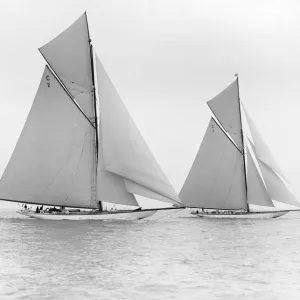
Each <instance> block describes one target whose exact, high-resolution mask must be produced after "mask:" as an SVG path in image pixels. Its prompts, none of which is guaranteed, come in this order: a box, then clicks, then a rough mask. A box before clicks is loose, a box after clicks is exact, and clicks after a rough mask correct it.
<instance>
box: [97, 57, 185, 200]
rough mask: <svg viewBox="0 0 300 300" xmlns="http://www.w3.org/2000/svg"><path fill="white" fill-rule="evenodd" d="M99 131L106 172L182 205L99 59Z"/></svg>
mask: <svg viewBox="0 0 300 300" xmlns="http://www.w3.org/2000/svg"><path fill="white" fill-rule="evenodd" d="M96 71H97V79H98V87H99V88H98V96H99V97H98V98H99V108H100V121H99V127H100V128H99V131H100V136H101V139H102V145H100V147H102V151H103V163H104V167H105V169H106V170H107V171H110V172H111V173H114V174H117V175H119V176H121V177H123V178H125V179H129V180H131V181H133V182H134V183H137V184H139V185H141V186H143V187H145V188H147V189H149V190H151V191H153V192H155V193H157V194H160V195H161V196H163V197H166V198H168V199H169V202H172V203H174V204H179V205H181V202H180V200H179V198H178V196H177V194H176V192H175V191H174V189H173V187H172V186H171V184H170V183H169V181H168V179H167V178H166V176H165V174H164V173H163V171H162V170H161V168H160V167H159V165H158V164H157V162H156V160H155V158H154V157H153V155H152V153H151V151H150V150H149V148H148V146H147V144H146V143H145V141H144V140H143V138H142V136H141V134H140V132H139V131H138V129H137V127H136V126H135V124H134V122H133V120H132V119H131V117H130V115H129V113H128V112H127V110H126V108H125V106H124V104H123V103H122V100H121V98H120V97H119V95H118V93H117V91H116V89H115V87H114V86H113V84H112V82H111V80H110V79H109V77H108V75H107V74H106V72H105V70H104V68H103V66H102V65H101V63H100V61H99V59H98V57H96Z"/></svg>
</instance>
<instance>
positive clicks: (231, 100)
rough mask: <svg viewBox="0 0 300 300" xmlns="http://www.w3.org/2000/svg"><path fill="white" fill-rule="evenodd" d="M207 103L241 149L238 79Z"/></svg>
mask: <svg viewBox="0 0 300 300" xmlns="http://www.w3.org/2000/svg"><path fill="white" fill-rule="evenodd" d="M207 104H208V106H209V107H210V109H211V110H212V112H213V113H214V115H215V116H216V119H217V120H218V121H219V122H220V124H221V125H222V126H223V128H224V129H225V131H226V132H227V133H228V134H229V136H230V137H231V138H232V139H233V141H234V142H235V143H236V145H237V147H238V148H239V149H240V150H241V151H242V150H243V140H242V124H241V117H240V104H239V87H238V79H236V80H234V81H233V83H231V84H230V85H229V86H228V87H227V88H226V89H225V90H223V91H222V92H221V93H220V94H218V95H217V96H216V97H214V98H213V99H211V100H210V101H208V102H207Z"/></svg>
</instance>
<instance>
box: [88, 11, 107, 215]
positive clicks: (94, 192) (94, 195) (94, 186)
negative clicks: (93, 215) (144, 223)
mask: <svg viewBox="0 0 300 300" xmlns="http://www.w3.org/2000/svg"><path fill="white" fill-rule="evenodd" d="M85 17H86V24H87V31H88V38H89V46H90V57H91V70H92V83H93V86H92V99H93V107H94V120H93V121H94V125H95V147H94V150H95V153H93V154H94V159H95V163H94V164H93V165H92V173H93V174H92V175H93V182H92V199H91V200H96V198H97V166H98V149H99V135H98V114H97V99H96V85H95V69H94V52H93V45H92V40H91V37H90V30H89V24H88V20H87V14H86V12H85ZM93 198H94V199H93ZM98 204H99V210H100V211H102V210H103V207H102V202H101V201H99V202H98Z"/></svg>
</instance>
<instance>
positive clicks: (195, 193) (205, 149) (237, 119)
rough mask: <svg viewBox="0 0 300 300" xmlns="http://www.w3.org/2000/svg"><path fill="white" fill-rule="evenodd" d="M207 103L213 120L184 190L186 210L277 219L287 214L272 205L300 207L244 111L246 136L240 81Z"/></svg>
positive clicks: (217, 215) (204, 214)
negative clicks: (247, 128)
mask: <svg viewBox="0 0 300 300" xmlns="http://www.w3.org/2000/svg"><path fill="white" fill-rule="evenodd" d="M207 104H208V106H209V107H210V109H211V111H212V112H213V114H214V117H212V118H211V120H210V122H209V125H208V127H207V130H206V133H205V135H204V138H203V141H202V143H201V146H200V149H199V151H198V153H197V155H196V158H195V160H194V163H193V165H192V168H191V170H190V172H189V174H188V177H187V178H186V181H185V183H184V185H183V187H182V189H181V191H180V194H179V196H180V199H181V200H182V202H183V203H184V205H186V206H187V207H190V208H194V209H193V213H194V214H195V215H197V216H199V217H205V218H276V217H279V216H282V215H284V214H286V213H288V212H289V209H286V210H279V209H276V207H275V206H274V202H273V201H278V202H282V203H284V204H288V205H292V206H293V207H295V206H297V207H299V206H300V202H299V201H298V200H297V199H296V197H295V196H294V195H293V193H292V192H291V191H290V189H289V188H288V185H287V182H286V181H285V179H284V178H285V177H284V175H283V172H282V171H281V169H280V168H279V167H278V164H277V163H276V161H275V159H274V157H273V155H272V154H271V152H270V150H269V148H268V146H267V145H266V144H265V142H264V141H263V139H262V137H261V135H260V133H259V131H258V129H257V128H256V126H255V125H254V123H253V121H252V120H251V118H250V116H249V114H248V113H247V112H246V110H245V109H244V112H245V115H246V120H245V122H246V121H247V122H248V127H249V129H250V134H249V137H247V136H246V135H245V131H244V128H243V118H242V109H243V107H242V105H241V101H240V97H239V80H238V77H237V78H236V79H235V80H234V81H233V82H232V83H231V84H230V85H229V86H228V87H227V88H226V89H225V90H223V91H222V92H221V93H220V94H219V95H217V96H216V97H214V98H213V99H212V100H210V101H208V102H207ZM289 207H290V206H289Z"/></svg>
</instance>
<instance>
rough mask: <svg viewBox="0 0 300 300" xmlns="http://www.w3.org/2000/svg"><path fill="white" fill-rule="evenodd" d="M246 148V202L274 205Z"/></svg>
mask: <svg viewBox="0 0 300 300" xmlns="http://www.w3.org/2000/svg"><path fill="white" fill-rule="evenodd" d="M247 150H248V151H247V202H248V204H254V205H260V206H268V207H274V204H273V202H272V200H271V198H270V196H269V194H268V192H267V190H266V187H265V185H264V183H263V181H262V178H261V176H260V174H259V172H258V170H257V168H256V166H255V163H254V161H253V158H252V156H251V154H250V152H249V149H247Z"/></svg>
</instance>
